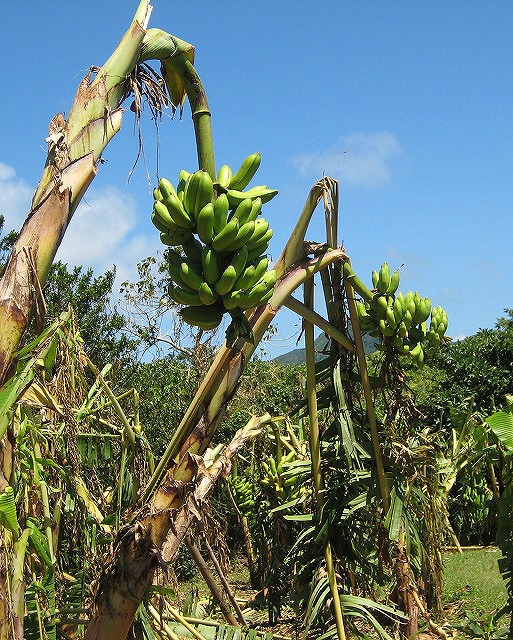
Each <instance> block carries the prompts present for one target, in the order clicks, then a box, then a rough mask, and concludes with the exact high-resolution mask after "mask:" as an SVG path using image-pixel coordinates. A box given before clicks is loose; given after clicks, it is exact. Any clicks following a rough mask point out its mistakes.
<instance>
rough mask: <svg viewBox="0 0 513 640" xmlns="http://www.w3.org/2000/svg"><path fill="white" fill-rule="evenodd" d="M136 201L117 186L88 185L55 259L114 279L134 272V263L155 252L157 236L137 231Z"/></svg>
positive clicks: (131, 274) (133, 274)
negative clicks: (109, 271)
mask: <svg viewBox="0 0 513 640" xmlns="http://www.w3.org/2000/svg"><path fill="white" fill-rule="evenodd" d="M136 225H137V203H136V201H135V200H134V198H133V197H132V196H131V195H129V194H127V193H124V192H123V191H121V190H120V189H118V188H117V187H114V186H111V187H105V188H103V189H94V188H92V189H90V190H89V191H88V192H87V194H86V195H85V197H84V200H83V201H82V202H81V204H80V205H79V207H78V209H77V211H76V212H75V214H74V216H73V218H72V220H71V222H70V225H69V227H68V229H67V231H66V235H65V236H64V239H63V241H62V244H61V246H60V247H59V250H58V252H57V256H56V259H57V260H61V261H62V262H66V263H68V264H72V265H84V266H87V267H89V266H90V267H93V269H94V270H95V272H98V273H100V272H104V271H105V270H106V269H109V268H111V267H112V265H114V264H115V265H116V273H117V277H116V281H117V282H121V281H123V280H126V279H130V278H132V277H134V276H135V274H136V263H137V262H138V261H140V260H141V259H143V258H145V257H147V256H148V255H151V254H152V253H154V252H155V245H157V244H158V243H157V241H156V239H155V238H156V236H155V238H154V237H152V236H147V235H144V234H141V233H137V230H136Z"/></svg>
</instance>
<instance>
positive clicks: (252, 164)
mask: <svg viewBox="0 0 513 640" xmlns="http://www.w3.org/2000/svg"><path fill="white" fill-rule="evenodd" d="M260 161H261V157H260V153H258V152H257V153H252V154H250V155H249V156H248V157H247V158H246V159H245V160H244V161H243V163H242V164H241V166H240V167H239V168H238V169H237V171H236V172H235V173H234V174H233V176H232V177H231V179H230V181H229V182H228V188H229V189H237V190H239V191H242V190H243V189H245V188H246V187H247V186H248V184H249V183H250V182H251V180H252V178H253V176H254V175H255V173H256V172H257V171H258V167H259V166H260Z"/></svg>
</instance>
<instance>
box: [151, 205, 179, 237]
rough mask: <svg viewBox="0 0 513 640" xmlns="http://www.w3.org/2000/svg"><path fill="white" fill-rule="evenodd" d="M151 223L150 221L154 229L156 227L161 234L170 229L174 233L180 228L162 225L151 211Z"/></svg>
mask: <svg viewBox="0 0 513 640" xmlns="http://www.w3.org/2000/svg"><path fill="white" fill-rule="evenodd" d="M151 221H152V223H153V225H154V226H155V227H157V229H158V230H159V231H162V232H163V233H165V232H166V231H169V230H170V229H172V230H173V231H176V230H177V229H180V227H177V226H176V224H175V225H173V226H172V227H171V226H170V224H169V223H168V224H164V223H163V222H162V221H161V220H160V218H159V216H157V215H156V213H155V210H153V211H152V212H151Z"/></svg>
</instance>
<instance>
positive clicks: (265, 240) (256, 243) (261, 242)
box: [247, 220, 274, 251]
mask: <svg viewBox="0 0 513 640" xmlns="http://www.w3.org/2000/svg"><path fill="white" fill-rule="evenodd" d="M257 222H258V220H257V221H256V222H255V224H256V223H257ZM273 233H274V232H273V230H272V229H270V228H269V229H267V231H266V232H265V233H264V235H263V236H261V237H260V238H259V239H258V240H255V239H254V236H252V237H251V238H250V239H249V240H248V243H247V247H248V250H250V251H251V250H252V249H256V248H257V247H260V246H265V247H267V245H268V244H269V240H270V239H271V238H272V237H273Z"/></svg>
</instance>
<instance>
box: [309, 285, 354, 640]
mask: <svg viewBox="0 0 513 640" xmlns="http://www.w3.org/2000/svg"><path fill="white" fill-rule="evenodd" d="M304 296H305V306H307V307H310V308H311V307H312V306H313V280H308V281H307V282H305V285H304ZM303 327H304V332H305V356H306V394H307V401H308V417H309V422H310V455H311V459H312V477H313V481H314V489H315V496H316V500H317V511H318V513H319V514H320V513H321V511H322V508H323V506H324V481H323V476H322V469H321V439H320V431H319V420H318V413H317V392H316V388H315V387H316V385H315V346H314V325H313V324H312V323H311V322H310V321H308V320H304V321H303ZM324 559H325V561H326V569H327V573H328V580H329V584H330V591H331V597H332V599H333V614H334V617H335V624H336V627H337V635H338V638H339V640H345V638H346V632H345V628H344V618H343V615H342V606H341V604H340V596H339V592H338V584H337V575H336V572H335V565H334V563H333V555H332V549H331V542H330V540H329V538H328V539H327V540H325V543H324Z"/></svg>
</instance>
